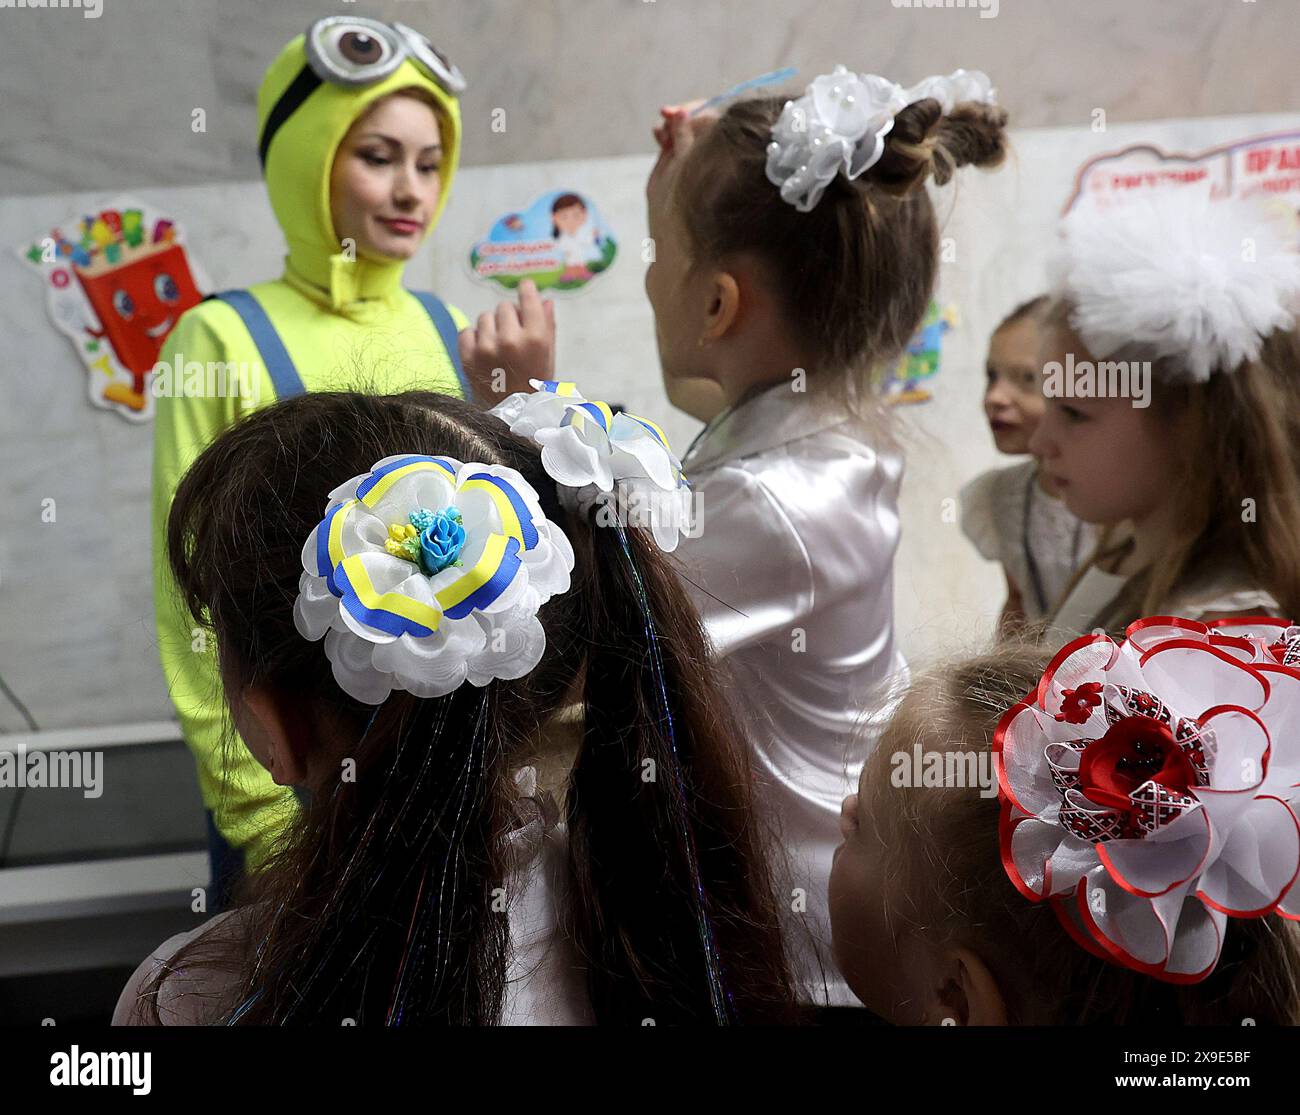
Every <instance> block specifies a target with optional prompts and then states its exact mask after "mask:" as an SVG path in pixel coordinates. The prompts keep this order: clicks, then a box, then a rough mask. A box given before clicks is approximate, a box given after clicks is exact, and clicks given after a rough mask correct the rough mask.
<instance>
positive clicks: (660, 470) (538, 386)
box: [489, 379, 692, 552]
mask: <svg viewBox="0 0 1300 1115" xmlns="http://www.w3.org/2000/svg"><path fill="white" fill-rule="evenodd" d="M529 382H530V383H531V384H532V386H533V388H534V390H532V391H520V392H517V393H516V394H514V395H509V396H507V397H506V398H505V399H503V400H502V401H501V402H500V403H498V404H497V405H496V406H495V407H493V408H492V410H491V411H490V412H489V413H491V414H494V415H495V416H496V417H498V418H500V419H501V420H502V421H503V422H505V423H506V424H507V425H508V426H509V427H510V430H511V432H512V433H515V434H519V435H520V436H522V437H526V438H530V439H532V440H533V441H534V442H536V443H537V444H538V445H540V446H541V447H542V467H543V468H544V469H545V470H546V472H547V475H549V476H550V477H551V478H552V479H553V480H554V481H555V482H556V484H557V486H558V491H559V495H560V502H561V505H562V506H564V507H565V508H566V509H567V510H571V511H577V512H579V513H581V514H587V513H588V512H589V511H590V510H591V509H592V508H593V507H595V506H596V505H598V504H599V505H602V506H604V507H605V508H609V509H611V510H612V512H613V513H614V514H616V515H618V516H619V521H620V522H622V523H625V524H627V525H630V526H634V527H646V528H648V529H649V530H650V533H651V534H652V536H653V537H654V540H655V544H656V545H657V546H658V547H659V548H660V549H661V550H664V551H666V552H671V551H673V550H675V549H676V548H677V543H678V541H679V539H680V536H681V535H682V534H684V533H688V532H689V530H690V527H691V521H692V519H691V513H692V506H691V488H690V484H689V483H688V482H687V480H686V478H685V476H683V475H682V466H681V461H680V460H678V458H677V457H676V455H675V454H674V453H673V451H672V448H671V447H670V446H669V444H668V438H667V436H666V435H665V434H664V432H663V430H662V429H661V428H660V427H659V426H658V425H657V424H656V423H655V422H652V421H651V420H650V419H648V418H642V417H640V416H638V415H635V414H628V413H626V412H625V411H619V412H618V413H615V412H614V410H613V408H611V407H610V406H609V404H608V403H602V402H597V401H594V400H591V399H587V398H585V397H584V396H583V395H582V394H581V393H580V392H579V391H578V388H577V385H576V384H574V383H571V382H567V381H561V380H537V379H534V380H530V381H529Z"/></svg>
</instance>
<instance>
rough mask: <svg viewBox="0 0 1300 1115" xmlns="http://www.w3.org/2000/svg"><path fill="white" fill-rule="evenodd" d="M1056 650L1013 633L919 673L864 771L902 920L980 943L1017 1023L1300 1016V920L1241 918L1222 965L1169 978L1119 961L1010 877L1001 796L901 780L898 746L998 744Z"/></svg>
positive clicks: (894, 906) (907, 929)
mask: <svg viewBox="0 0 1300 1115" xmlns="http://www.w3.org/2000/svg"><path fill="white" fill-rule="evenodd" d="M1050 660H1051V655H1050V654H1049V653H1047V652H1046V651H1045V650H1043V649H1042V648H1041V647H1040V646H1036V645H1033V644H1030V643H1028V642H1024V643H1008V644H1005V645H1002V646H1000V647H998V648H997V649H996V650H994V651H993V652H991V653H988V654H984V655H980V656H977V657H973V658H970V659H968V660H965V661H961V662H957V663H955V664H951V665H947V666H944V667H942V668H936V669H935V670H933V671H931V672H930V673H928V674H926V675H923V676H921V677H919V678H917V679H916V680H915V681H914V683H913V685H912V688H911V689H910V691H909V692H908V694H907V695H906V696H905V697H904V699H903V701H902V703H901V704H900V706H899V709H898V712H897V713H896V714H895V716H894V718H893V719H892V720H891V721H890V723H889V725H888V726H887V728H886V729H885V731H884V733H883V734H882V736H881V739H880V742H879V743H878V744H877V746H876V750H875V751H874V752H873V754H872V756H871V758H870V759H869V760H868V766H869V769H868V773H867V775H866V776H865V778H864V781H863V788H864V793H866V794H868V795H869V799H868V800H867V801H865V802H864V803H863V805H864V808H865V810H866V811H868V812H869V814H870V816H871V817H872V819H873V821H874V822H875V824H876V825H877V826H878V831H879V833H880V838H881V841H882V843H883V845H884V850H883V853H882V854H883V855H884V856H885V857H886V861H887V862H886V863H884V864H882V865H881V870H880V873H879V877H880V878H882V879H885V880H888V881H887V883H886V884H885V885H886V886H887V887H888V888H889V891H890V894H891V895H896V896H903V895H905V896H906V898H905V900H901V901H891V900H890V898H889V896H884V897H883V898H881V897H877V898H876V901H882V900H883V901H886V902H887V903H888V907H889V910H890V912H891V915H894V916H895V922H894V924H896V926H897V932H898V933H899V934H900V935H903V934H913V933H915V934H921V933H924V934H925V935H926V936H927V937H932V939H933V942H934V943H935V944H936V945H938V944H946V943H951V944H956V945H960V946H963V947H968V948H970V949H972V951H974V952H975V953H976V954H977V955H978V956H979V957H980V959H981V960H983V961H984V963H985V964H986V965H988V967H989V969H990V971H991V972H992V973H993V975H994V977H995V979H996V980H997V983H998V986H999V989H1000V990H1001V992H1002V994H1003V997H1004V1001H1005V1003H1006V1006H1007V1014H1008V1022H1010V1023H1011V1024H1013V1025H1016V1024H1021V1025H1071V1024H1106V1025H1130V1024H1132V1025H1145V1024H1151V1023H1163V1024H1171V1025H1235V1026H1240V1025H1241V1024H1242V1020H1243V1019H1245V1018H1252V1019H1254V1020H1255V1021H1256V1022H1257V1023H1259V1024H1261V1025H1268V1024H1279V1025H1296V1024H1297V1023H1300V925H1296V924H1295V923H1294V922H1290V921H1286V920H1284V919H1282V918H1280V917H1267V918H1229V919H1228V924H1227V928H1226V930H1225V934H1224V940H1223V949H1222V952H1221V954H1220V958H1219V964H1218V966H1217V967H1216V968H1215V970H1214V972H1213V973H1212V974H1211V975H1210V976H1209V977H1207V978H1206V979H1205V980H1203V981H1202V982H1200V983H1197V984H1191V985H1187V986H1178V985H1174V984H1169V983H1164V982H1162V981H1160V980H1156V979H1153V978H1151V977H1149V976H1145V975H1142V974H1140V973H1138V972H1134V971H1131V970H1130V969H1128V968H1122V967H1119V966H1118V965H1115V964H1110V963H1107V962H1106V961H1104V960H1101V959H1099V958H1097V957H1095V956H1093V955H1091V954H1090V953H1088V952H1087V951H1085V950H1084V949H1083V948H1082V947H1081V946H1079V945H1078V944H1076V943H1075V942H1074V941H1073V940H1072V939H1071V938H1070V936H1069V935H1068V934H1067V933H1066V931H1065V930H1064V929H1063V928H1062V927H1061V924H1060V922H1059V921H1058V920H1057V917H1056V914H1055V913H1054V912H1053V911H1052V910H1051V908H1050V907H1049V905H1048V904H1047V903H1043V902H1038V903H1035V902H1030V901H1029V900H1027V899H1026V898H1025V897H1024V896H1023V895H1022V894H1021V893H1020V892H1019V891H1018V890H1016V888H1015V886H1014V885H1013V884H1012V883H1011V881H1010V879H1008V878H1007V874H1006V871H1005V870H1004V869H1003V866H1002V859H1001V856H1000V854H999V848H998V820H999V811H1000V804H999V802H998V799H997V797H984V796H983V795H982V794H981V792H980V790H979V789H978V788H977V787H957V786H942V787H925V788H915V787H913V788H898V787H895V786H893V785H891V782H890V774H891V772H890V756H891V755H893V754H895V753H898V752H904V753H907V754H912V749H913V746H914V745H917V744H919V745H920V746H921V748H922V750H923V751H924V752H940V751H941V752H956V753H964V752H969V751H976V752H988V751H989V749H990V745H991V741H992V738H993V732H994V730H995V728H996V727H997V724H998V721H999V720H1000V719H1001V717H1002V714H1003V713H1004V712H1006V710H1007V709H1008V708H1010V707H1011V706H1012V705H1014V704H1016V702H1018V701H1020V700H1022V699H1023V698H1024V697H1025V695H1026V694H1027V693H1029V692H1030V691H1031V690H1032V689H1033V688H1034V687H1035V686H1037V684H1038V679H1039V678H1040V677H1041V676H1042V674H1043V671H1044V670H1045V669H1046V667H1047V665H1048V663H1049V662H1050Z"/></svg>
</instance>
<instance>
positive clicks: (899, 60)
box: [0, 0, 1300, 194]
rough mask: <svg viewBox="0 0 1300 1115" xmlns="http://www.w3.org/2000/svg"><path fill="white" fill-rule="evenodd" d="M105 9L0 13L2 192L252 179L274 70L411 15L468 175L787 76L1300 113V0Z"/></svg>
mask: <svg viewBox="0 0 1300 1115" xmlns="http://www.w3.org/2000/svg"><path fill="white" fill-rule="evenodd" d="M102 2H103V9H102V15H101V16H100V18H98V19H85V18H83V13H82V12H81V11H76V10H57V11H40V10H18V9H0V103H2V104H3V106H4V112H3V117H2V118H0V183H3V185H0V193H3V194H15V193H20V194H23V193H40V192H45V191H49V190H58V191H74V190H83V189H92V188H93V189H96V190H101V189H115V188H122V187H133V186H141V185H152V186H166V185H205V184H210V183H213V182H216V181H222V180H243V179H250V178H256V177H257V175H258V167H257V158H256V151H255V148H254V140H253V137H254V132H255V113H254V98H255V93H256V90H257V85H258V82H259V80H260V78H261V75H262V71H263V70H264V68H265V66H266V64H267V63H268V62H269V61H270V59H271V58H272V57H273V56H274V54H275V52H276V51H277V50H278V49H279V47H280V46H281V45H282V44H283V43H284V42H286V41H287V40H288V39H289V38H290V37H291V36H293V35H294V34H297V33H299V32H301V31H302V30H303V29H304V28H305V27H306V25H307V24H308V23H309V22H310V21H311V20H312V19H314V18H316V17H318V16H320V15H323V14H329V13H330V12H331V11H335V12H352V13H358V14H380V15H383V16H387V17H389V18H394V19H400V20H402V21H403V22H406V23H410V24H412V25H414V26H417V27H419V28H420V29H421V30H424V31H426V32H427V33H428V34H429V35H430V37H431V38H432V39H433V40H434V42H436V43H438V44H439V45H440V46H442V47H444V49H445V50H446V51H447V53H448V54H449V55H450V56H451V57H452V58H453V59H454V60H456V62H457V63H458V64H459V66H460V67H461V69H462V70H463V71H464V72H465V74H466V76H467V77H468V78H469V80H470V83H471V84H470V89H469V91H468V92H467V94H466V96H465V99H464V111H465V116H466V120H467V127H466V136H465V158H466V162H467V163H468V164H470V165H479V164H489V163H513V162H530V161H536V160H539V159H559V158H589V157H595V156H602V155H622V154H633V153H637V152H643V151H648V150H649V149H650V136H649V128H650V125H651V123H652V122H653V120H654V118H655V115H656V110H657V107H658V106H659V105H660V104H662V103H664V102H666V101H673V100H681V99H685V98H687V97H690V96H708V95H709V94H711V93H713V92H716V91H718V90H719V89H721V88H723V87H725V86H728V85H731V84H733V83H734V82H737V81H740V80H743V79H745V78H748V77H751V76H754V75H755V74H758V73H762V72H765V71H767V70H771V69H775V68H777V67H779V66H783V65H786V64H796V65H798V66H799V67H800V70H801V73H802V74H803V75H814V74H816V73H819V72H823V71H824V70H828V69H829V68H830V67H831V65H832V64H834V63H835V62H839V61H842V62H844V63H845V64H846V65H849V66H850V67H851V68H856V69H860V70H866V71H871V72H878V73H883V74H885V75H886V76H888V77H891V78H893V79H894V80H896V81H900V82H903V83H904V84H910V83H911V82H914V81H916V80H918V79H919V78H921V77H923V76H925V75H927V74H931V73H939V72H947V71H948V70H951V69H955V68H957V67H958V66H965V67H968V68H982V69H984V70H987V71H988V73H989V74H990V75H992V77H993V78H994V80H995V82H996V83H997V85H998V86H999V88H1000V90H1001V93H1002V97H1003V101H1004V103H1005V104H1006V105H1007V106H1008V108H1009V109H1010V111H1011V115H1012V123H1013V125H1014V126H1015V127H1020V128H1024V127H1037V126H1040V125H1067V126H1068V125H1073V124H1081V123H1086V122H1087V121H1088V120H1089V116H1090V113H1091V112H1092V111H1093V110H1094V109H1095V108H1099V107H1100V108H1104V109H1105V110H1106V112H1107V114H1108V116H1109V117H1110V119H1111V120H1112V121H1114V122H1116V123H1118V122H1123V121H1133V120H1147V119H1154V118H1158V117H1166V116H1177V117H1197V116H1212V115H1221V114H1227V113H1247V112H1252V113H1253V112H1274V111H1286V110H1288V109H1291V108H1293V107H1295V106H1296V105H1297V104H1298V103H1300V68H1298V67H1297V66H1296V65H1295V61H1294V55H1293V51H1292V47H1293V46H1294V43H1295V35H1296V20H1297V17H1298V16H1300V4H1298V3H1297V2H1296V0H1260V2H1258V3H1255V2H1243V0H1164V2H1160V0H1140V2H1137V0H1087V2H1080V0H1000V3H999V6H998V15H997V17H996V18H992V19H984V18H981V15H980V13H979V11H978V10H972V9H959V8H932V9H927V8H920V9H907V8H905V9H899V8H895V7H894V6H893V4H892V3H891V0H819V2H818V3H816V4H813V3H808V2H806V0H805V2H799V0H796V2H794V3H789V2H780V0H459V2H455V3H452V2H449V0H375V2H371V3H364V2H363V3H358V4H350V3H340V2H334V3H329V2H324V0H320V2H309V0H274V2H273V3H272V2H268V0H102ZM918 2H919V0H918ZM971 2H972V3H973V2H974V0H971ZM195 108H203V109H204V110H205V111H206V113H207V132H206V133H204V134H197V135H196V134H194V133H193V132H192V131H191V130H190V114H191V112H192V110H193V109H195ZM494 108H504V109H505V110H506V131H505V132H504V133H494V132H493V131H492V130H491V127H490V123H491V118H492V117H491V114H492V110H493V109H494Z"/></svg>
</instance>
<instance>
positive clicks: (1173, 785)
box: [1079, 716, 1196, 813]
mask: <svg viewBox="0 0 1300 1115" xmlns="http://www.w3.org/2000/svg"><path fill="white" fill-rule="evenodd" d="M1144 782H1158V783H1160V785H1162V786H1164V787H1166V788H1168V789H1170V790H1177V791H1178V792H1179V793H1186V792H1187V791H1188V789H1189V788H1190V787H1192V786H1195V785H1196V770H1195V768H1194V767H1193V766H1192V763H1191V760H1190V759H1189V758H1188V757H1187V754H1186V753H1185V752H1184V751H1183V749H1182V748H1181V747H1179V746H1178V744H1177V743H1175V742H1174V737H1173V734H1172V733H1171V732H1170V731H1169V729H1168V728H1166V727H1165V726H1164V725H1163V724H1161V723H1160V722H1159V721H1158V720H1152V719H1151V718H1150V717H1149V716H1126V717H1124V719H1123V720H1119V721H1117V722H1116V723H1115V724H1113V725H1111V728H1110V730H1109V731H1108V732H1107V733H1106V734H1105V735H1104V736H1102V737H1101V739H1098V740H1093V741H1092V742H1091V743H1089V744H1088V746H1087V747H1086V748H1084V751H1083V754H1082V755H1081V756H1080V757H1079V790H1080V792H1081V793H1083V794H1084V795H1085V796H1086V797H1088V798H1089V799H1090V800H1092V801H1095V802H1096V803H1097V804H1098V805H1106V806H1110V807H1111V808H1112V809H1122V810H1124V812H1125V813H1127V812H1129V811H1130V810H1132V809H1133V802H1132V800H1131V799H1130V797H1129V795H1130V794H1131V793H1132V792H1133V791H1134V790H1136V789H1137V788H1138V787H1139V786H1141V785H1142V784H1143V783H1144Z"/></svg>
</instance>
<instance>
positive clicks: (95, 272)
mask: <svg viewBox="0 0 1300 1115" xmlns="http://www.w3.org/2000/svg"><path fill="white" fill-rule="evenodd" d="M65 227H66V226H65ZM22 254H23V256H24V258H26V259H27V260H28V261H29V262H30V263H32V264H34V265H35V266H37V267H39V268H40V269H41V270H42V272H43V273H44V275H45V278H46V281H47V291H48V300H49V310H50V316H51V317H52V318H53V320H54V322H55V324H56V325H57V326H58V328H59V330H60V331H61V332H63V333H64V334H65V335H67V336H68V337H69V338H71V339H72V341H73V343H74V344H76V346H77V351H78V354H79V355H80V356H81V358H82V360H83V362H84V363H85V365H86V369H87V371H88V373H89V377H90V378H89V384H88V386H89V389H90V396H91V399H92V401H93V402H94V403H95V404H96V405H97V406H101V407H106V408H111V409H116V410H117V411H118V412H119V413H120V414H123V415H125V416H126V417H129V418H134V419H144V418H147V417H148V416H149V415H150V414H151V413H152V407H151V406H150V403H151V401H152V400H151V397H150V394H149V387H148V381H149V375H150V373H151V372H152V371H153V368H154V365H155V363H157V360H158V353H159V351H160V349H161V348H162V343H163V340H164V339H165V338H166V336H167V334H168V333H169V332H170V331H171V328H172V326H173V325H175V324H176V321H177V319H178V318H179V317H180V316H181V314H183V313H184V312H185V311H186V310H188V309H189V308H190V307H191V306H194V305H197V304H198V303H199V302H201V301H202V299H203V296H202V294H200V293H199V289H198V285H197V283H196V282H195V279H194V275H193V273H192V271H191V268H190V263H189V260H188V258H187V256H186V253H185V247H184V245H183V244H182V243H181V242H180V239H179V237H178V235H177V230H176V226H175V224H174V222H172V221H170V220H168V219H166V218H164V217H161V216H156V215H153V214H148V213H146V210H145V208H144V207H143V206H132V205H129V204H125V205H121V204H120V205H118V206H111V207H109V208H105V209H103V210H101V211H100V212H99V213H98V214H97V215H94V216H87V217H83V218H82V219H81V220H80V222H79V223H78V224H77V226H76V231H75V232H74V233H73V234H72V235H71V236H64V235H63V233H62V232H61V231H60V230H59V229H57V228H56V229H54V230H53V231H52V232H51V233H50V235H49V236H46V237H43V238H42V239H40V240H39V241H37V242H36V243H34V244H32V245H30V246H29V247H28V248H27V249H26V250H25V251H23V252H22ZM74 278H75V279H76V283H75V284H74V283H73V282H72V280H73V279H74Z"/></svg>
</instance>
